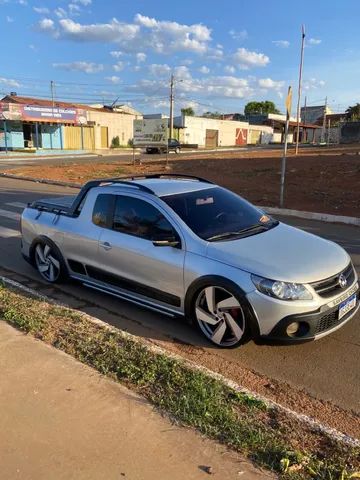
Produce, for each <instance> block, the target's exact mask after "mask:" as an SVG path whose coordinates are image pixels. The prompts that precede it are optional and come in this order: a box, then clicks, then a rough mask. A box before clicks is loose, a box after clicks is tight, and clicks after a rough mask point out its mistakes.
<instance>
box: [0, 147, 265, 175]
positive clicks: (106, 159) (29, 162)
mask: <svg viewBox="0 0 360 480" xmlns="http://www.w3.org/2000/svg"><path fill="white" fill-rule="evenodd" d="M230 150H234V149H230ZM237 150H239V151H248V150H259V147H241V148H239V149H237ZM223 151H225V152H226V151H229V150H223ZM204 153H206V154H207V155H212V154H218V153H219V151H216V150H205V151H204V150H199V151H194V150H186V149H184V150H183V151H181V152H180V154H179V155H177V154H176V153H174V152H169V158H171V159H174V158H176V157H180V158H181V157H184V156H187V155H191V157H197V156H198V155H204ZM135 157H136V161H137V162H138V161H139V159H140V158H141V161H143V162H146V161H147V160H151V161H154V160H165V159H166V154H152V155H149V154H146V153H145V152H144V151H141V152H139V151H137V152H136V153H135ZM133 158H134V157H133V153H132V151H129V152H127V151H124V152H119V153H118V152H115V153H109V154H108V153H105V154H102V155H96V154H92V155H86V154H84V155H59V156H56V155H54V156H51V157H45V156H42V155H38V156H34V155H23V156H21V157H16V156H12V155H9V156H8V157H7V156H6V155H2V156H1V157H0V170H5V169H12V168H19V167H24V166H25V167H30V166H33V165H43V164H46V165H47V166H48V165H71V164H74V163H76V164H82V163H91V162H95V161H96V162H97V163H119V162H124V163H129V162H132V161H133Z"/></svg>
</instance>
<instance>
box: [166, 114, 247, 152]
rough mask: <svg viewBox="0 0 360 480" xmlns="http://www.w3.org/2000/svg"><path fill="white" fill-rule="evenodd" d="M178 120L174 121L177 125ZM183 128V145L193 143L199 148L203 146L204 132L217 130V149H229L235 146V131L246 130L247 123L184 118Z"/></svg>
mask: <svg viewBox="0 0 360 480" xmlns="http://www.w3.org/2000/svg"><path fill="white" fill-rule="evenodd" d="M179 123H180V118H179V117H178V118H177V119H176V121H175V124H176V125H179ZM183 126H184V127H185V129H184V130H183V133H182V138H183V142H184V143H194V144H197V145H199V147H204V146H205V141H206V130H208V129H209V130H218V132H219V137H218V138H219V147H230V146H234V145H235V144H236V129H237V128H245V129H248V127H249V124H248V123H247V122H235V121H233V120H218V119H213V118H202V117H187V116H186V117H184V118H183Z"/></svg>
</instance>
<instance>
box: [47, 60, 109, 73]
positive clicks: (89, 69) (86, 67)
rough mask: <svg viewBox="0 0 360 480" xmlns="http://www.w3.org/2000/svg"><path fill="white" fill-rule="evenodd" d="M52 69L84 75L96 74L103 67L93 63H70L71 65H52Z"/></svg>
mask: <svg viewBox="0 0 360 480" xmlns="http://www.w3.org/2000/svg"><path fill="white" fill-rule="evenodd" d="M52 65H53V67H54V68H61V69H63V70H68V71H77V72H84V73H98V72H101V71H102V70H103V69H104V66H103V65H101V64H99V63H94V62H84V61H78V62H71V63H53V64H52Z"/></svg>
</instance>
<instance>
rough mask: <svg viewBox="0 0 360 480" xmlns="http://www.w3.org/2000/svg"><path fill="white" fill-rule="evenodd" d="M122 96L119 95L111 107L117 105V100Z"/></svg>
mask: <svg viewBox="0 0 360 480" xmlns="http://www.w3.org/2000/svg"><path fill="white" fill-rule="evenodd" d="M119 98H120V97H117V99H116V100H114V101H113V103H112V104H111V108H114V107H115V105H116V102H117V101H118V100H119Z"/></svg>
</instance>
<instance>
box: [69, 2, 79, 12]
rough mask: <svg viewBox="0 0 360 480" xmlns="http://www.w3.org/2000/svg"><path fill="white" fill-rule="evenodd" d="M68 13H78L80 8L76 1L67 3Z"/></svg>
mask: <svg viewBox="0 0 360 480" xmlns="http://www.w3.org/2000/svg"><path fill="white" fill-rule="evenodd" d="M68 9H69V14H70V15H79V14H80V11H81V8H80V7H79V5H77V4H76V3H69V5H68Z"/></svg>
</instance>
